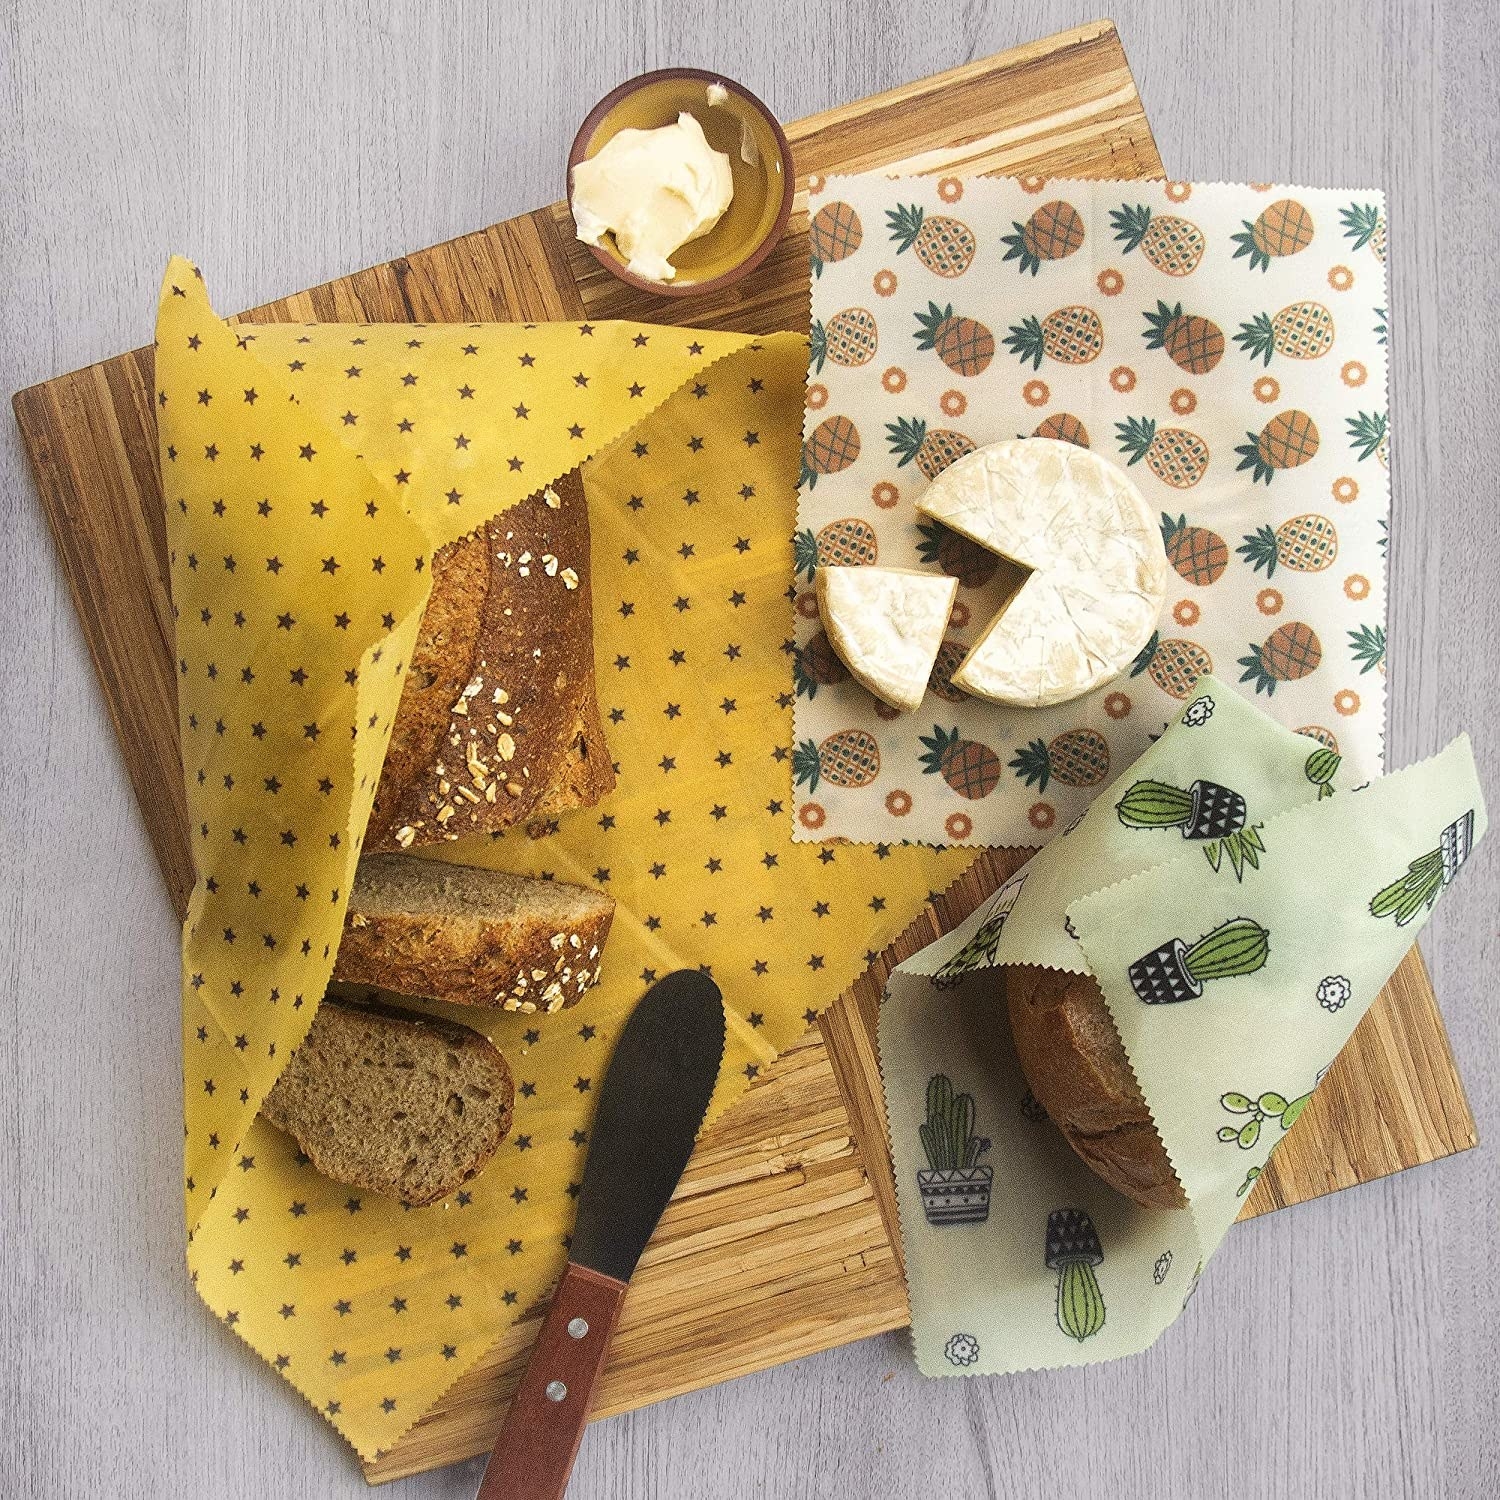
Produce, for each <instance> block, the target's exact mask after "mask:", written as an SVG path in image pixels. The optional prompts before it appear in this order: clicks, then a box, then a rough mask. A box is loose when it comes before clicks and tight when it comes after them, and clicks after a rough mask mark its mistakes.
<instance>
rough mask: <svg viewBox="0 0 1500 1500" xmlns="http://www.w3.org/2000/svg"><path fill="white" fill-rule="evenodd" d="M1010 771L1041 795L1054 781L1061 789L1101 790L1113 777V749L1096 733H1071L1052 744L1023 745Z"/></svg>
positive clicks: (1092, 731)
mask: <svg viewBox="0 0 1500 1500" xmlns="http://www.w3.org/2000/svg"><path fill="white" fill-rule="evenodd" d="M1010 768H1011V770H1012V771H1014V772H1015V773H1016V775H1017V776H1019V777H1020V778H1021V780H1022V781H1024V782H1025V783H1026V785H1027V786H1034V787H1035V788H1036V789H1037V791H1039V792H1045V791H1046V790H1047V783H1048V782H1049V781H1052V780H1053V779H1056V781H1057V783H1058V785H1059V786H1098V785H1099V783H1100V782H1101V781H1103V780H1104V778H1105V777H1106V776H1108V775H1109V745H1108V743H1107V742H1106V741H1105V738H1104V736H1103V735H1102V734H1099V733H1097V732H1096V731H1094V730H1092V729H1070V730H1068V731H1067V733H1066V734H1060V735H1058V736H1057V738H1056V739H1054V740H1053V741H1052V742H1051V743H1050V744H1049V743H1047V742H1046V741H1044V740H1040V739H1036V740H1032V741H1030V743H1028V744H1026V745H1023V746H1022V747H1021V749H1019V750H1017V751H1016V753H1015V755H1014V756H1012V757H1011V761H1010Z"/></svg>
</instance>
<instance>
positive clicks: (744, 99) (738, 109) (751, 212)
mask: <svg viewBox="0 0 1500 1500" xmlns="http://www.w3.org/2000/svg"><path fill="white" fill-rule="evenodd" d="M710 84H718V85H720V87H722V88H723V89H724V91H725V92H726V93H727V95H728V99H727V100H726V101H725V102H724V103H722V104H714V105H710V104H709V102H708V88H709V85H710ZM681 110H687V111H688V112H689V113H690V114H692V115H693V116H694V117H695V118H696V119H697V121H698V123H699V124H700V125H701V126H702V127H703V133H704V135H705V136H707V137H708V143H709V145H711V146H712V147H713V148H714V150H716V151H722V152H724V153H725V155H727V156H728V157H729V164H730V170H731V172H732V174H733V177H734V197H733V198H732V199H731V200H730V204H729V207H728V208H727V209H725V211H724V217H723V218H721V219H720V220H719V222H718V223H717V224H715V225H714V227H713V228H712V229H711V230H709V232H708V233H707V234H705V235H703V236H702V237H701V238H700V239H696V240H689V241H688V242H687V244H685V245H683V246H681V247H680V248H678V249H677V250H676V251H674V252H673V254H672V257H671V260H672V264H673V265H674V266H675V267H676V268H677V275H676V277H675V279H674V280H672V281H651V280H649V279H648V278H646V277H644V276H637V275H636V274H635V273H634V272H633V271H630V270H627V269H626V265H625V260H624V258H623V257H622V256H621V255H620V253H619V251H618V250H616V248H615V244H614V237H613V236H612V235H610V236H606V237H605V240H604V243H603V244H599V245H590V246H589V249H590V250H592V251H593V253H594V258H595V259H596V260H597V261H598V262H599V264H600V265H602V266H603V267H604V268H605V269H606V270H607V271H609V272H610V273H611V274H612V275H614V276H618V277H619V278H620V280H621V281H623V282H625V283H627V284H628V285H630V286H633V287H639V288H640V289H641V290H642V291H647V292H656V293H658V294H659V295H661V296H663V297H695V296H698V295H699V294H700V293H703V292H712V291H717V290H718V289H719V288H720V287H726V286H729V285H731V284H732V283H734V282H736V281H738V280H740V278H741V277H743V276H747V275H749V273H750V272H751V271H753V270H754V269H755V268H756V266H758V265H759V264H760V263H761V261H763V260H764V259H765V258H766V256H768V255H769V254H770V253H771V251H772V250H773V249H774V248H775V246H776V243H777V241H778V240H780V238H781V236H782V233H783V231H784V230H785V229H786V224H787V220H788V219H789V218H790V217H791V213H792V195H793V191H794V189H795V186H796V178H795V176H794V173H793V169H792V152H791V147H790V146H788V145H787V140H786V134H785V132H784V131H783V130H782V128H781V126H780V124H779V123H778V122H777V119H776V116H775V115H773V114H772V113H771V111H770V110H769V109H767V108H766V106H765V105H764V104H762V103H761V101H760V100H759V99H757V98H756V97H755V95H754V94H752V93H751V92H750V90H749V89H747V88H744V87H743V86H742V85H740V84H738V83H735V82H734V81H733V79H729V78H725V77H724V76H723V75H722V74H720V73H705V72H703V71H702V70H701V69H699V68H663V69H661V70H660V71H658V72H655V73H642V74H641V76H640V77H639V78H632V79H630V80H629V81H628V82H627V83H622V84H621V85H620V86H619V88H617V89H613V90H611V91H610V92H609V93H608V94H606V95H605V96H604V97H603V98H602V99H601V100H600V101H599V102H598V103H597V104H596V105H595V106H594V107H593V109H592V110H590V111H589V116H588V118H587V119H586V120H585V121H584V122H583V124H582V126H581V127H580V128H579V131H578V135H577V137H576V138H575V139H574V141H573V149H572V150H571V151H570V152H569V153H568V203H569V206H570V207H571V206H572V201H573V168H574V167H575V166H577V165H578V163H579V162H581V161H586V160H587V159H588V158H589V157H591V156H593V155H594V153H595V152H596V151H598V150H600V149H601V148H602V147H603V145H604V143H605V142H606V141H608V140H609V139H610V137H611V136H613V135H614V134H615V133H616V132H617V131H620V130H625V129H627V128H632V127H633V128H635V129H637V130H654V129H656V128H657V127H658V126H660V125H670V124H671V123H672V122H673V121H674V120H675V119H676V118H677V115H678V113H679V111H681ZM747 156H748V157H750V158H751V159H750V160H749V161H746V160H745V157H747Z"/></svg>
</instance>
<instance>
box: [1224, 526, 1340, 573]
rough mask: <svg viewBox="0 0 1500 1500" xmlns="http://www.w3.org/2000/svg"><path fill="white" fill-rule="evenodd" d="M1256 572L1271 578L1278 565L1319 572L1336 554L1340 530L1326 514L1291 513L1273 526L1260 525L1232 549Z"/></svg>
mask: <svg viewBox="0 0 1500 1500" xmlns="http://www.w3.org/2000/svg"><path fill="white" fill-rule="evenodd" d="M1234 550H1235V551H1236V552H1238V553H1239V555H1240V556H1241V557H1243V558H1244V559H1245V561H1246V562H1247V563H1249V564H1250V566H1251V568H1252V570H1253V571H1255V572H1257V573H1258V572H1260V570H1261V569H1262V568H1264V569H1265V570H1266V577H1267V578H1270V577H1271V576H1272V575H1273V574H1274V573H1275V572H1276V568H1277V566H1278V564H1279V565H1281V566H1284V567H1288V568H1290V569H1291V570H1292V572H1294V573H1321V572H1322V571H1323V569H1324V568H1326V567H1328V566H1329V564H1331V563H1332V562H1333V560H1334V558H1336V557H1337V556H1338V555H1339V534H1338V532H1337V531H1335V530H1334V526H1333V522H1332V521H1330V520H1329V519H1328V517H1327V516H1319V515H1311V514H1309V515H1305V516H1293V517H1292V518H1291V520H1289V521H1283V522H1282V523H1281V525H1280V526H1277V527H1276V528H1275V529H1274V530H1273V529H1272V528H1271V527H1269V526H1261V527H1258V528H1257V529H1256V530H1254V531H1252V532H1251V533H1250V534H1249V535H1248V536H1247V537H1246V538H1245V540H1244V541H1243V542H1241V543H1240V545H1239V546H1238V547H1236V548H1235V549H1234Z"/></svg>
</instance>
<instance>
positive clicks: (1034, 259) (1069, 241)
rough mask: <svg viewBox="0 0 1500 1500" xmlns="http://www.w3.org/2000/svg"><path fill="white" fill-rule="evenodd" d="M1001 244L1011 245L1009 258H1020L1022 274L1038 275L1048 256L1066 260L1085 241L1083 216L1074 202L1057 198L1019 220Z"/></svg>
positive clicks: (1007, 257) (1008, 248)
mask: <svg viewBox="0 0 1500 1500" xmlns="http://www.w3.org/2000/svg"><path fill="white" fill-rule="evenodd" d="M1001 244H1003V245H1005V246H1006V247H1007V249H1006V251H1005V258H1006V260H1018V261H1020V263H1021V264H1020V266H1019V268H1018V269H1019V270H1020V272H1021V274H1022V275H1023V276H1024V275H1025V274H1026V272H1027V271H1030V272H1031V274H1032V275H1033V276H1035V275H1036V274H1037V272H1038V271H1040V270H1041V268H1042V262H1043V261H1044V260H1065V259H1066V258H1067V257H1068V256H1070V255H1072V254H1073V252H1074V251H1075V250H1077V249H1078V248H1079V247H1080V246H1081V245H1082V244H1083V220H1082V219H1080V218H1079V217H1078V210H1077V209H1075V208H1074V207H1073V205H1072V204H1071V203H1064V202H1062V200H1061V199H1057V200H1055V201H1053V202H1051V203H1044V204H1042V206H1041V207H1040V208H1039V209H1037V211H1036V212H1035V213H1034V214H1032V216H1031V217H1030V218H1029V219H1027V221H1026V222H1025V223H1024V224H1017V225H1016V226H1015V233H1014V234H1007V235H1004V236H1002V238H1001Z"/></svg>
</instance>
